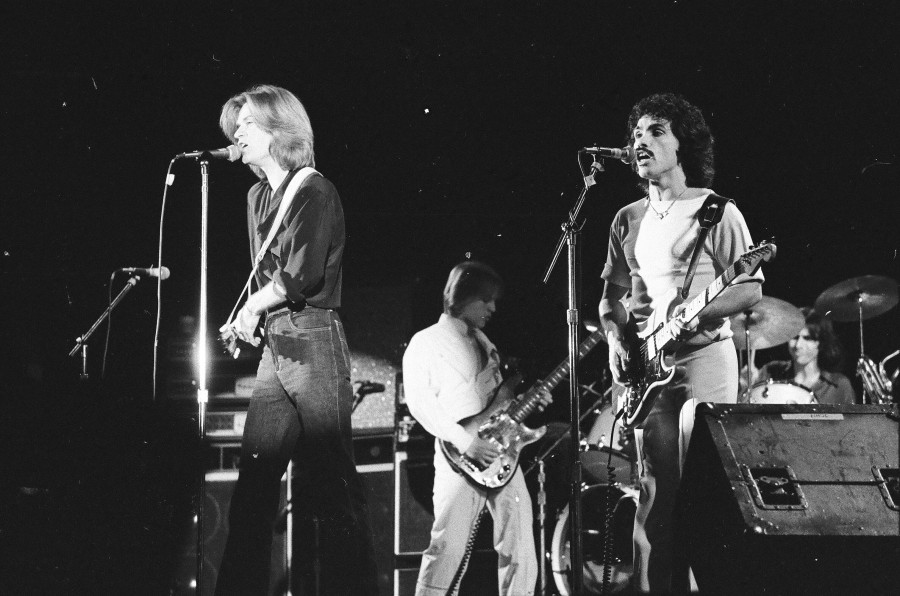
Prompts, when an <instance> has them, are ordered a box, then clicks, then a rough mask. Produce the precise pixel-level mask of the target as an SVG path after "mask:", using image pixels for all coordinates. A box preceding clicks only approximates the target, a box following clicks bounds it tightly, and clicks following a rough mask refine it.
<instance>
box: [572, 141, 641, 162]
mask: <svg viewBox="0 0 900 596" xmlns="http://www.w3.org/2000/svg"><path fill="white" fill-rule="evenodd" d="M581 150H582V151H583V152H585V153H590V154H592V155H599V156H600V157H612V158H613V159H619V160H622V163H631V162H633V161H634V149H633V148H632V147H631V146H630V145H629V146H627V147H622V148H621V149H613V148H610V147H584V148H582V149H581Z"/></svg>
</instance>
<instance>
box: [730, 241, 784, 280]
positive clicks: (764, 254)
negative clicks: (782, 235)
mask: <svg viewBox="0 0 900 596" xmlns="http://www.w3.org/2000/svg"><path fill="white" fill-rule="evenodd" d="M774 242H775V238H774V237H773V238H770V239H768V240H763V241H762V242H760V243H759V244H757V245H756V246H754V247H751V249H750V250H749V251H747V252H745V253H744V254H742V255H741V258H740V259H738V261H737V263H735V271H736V272H737V273H746V274H747V275H753V274H754V273H756V270H757V269H759V268H760V266H761V265H762V264H763V262H768V261H771V260H772V259H774V258H775V254H776V253H777V252H778V247H777V246H775V244H774Z"/></svg>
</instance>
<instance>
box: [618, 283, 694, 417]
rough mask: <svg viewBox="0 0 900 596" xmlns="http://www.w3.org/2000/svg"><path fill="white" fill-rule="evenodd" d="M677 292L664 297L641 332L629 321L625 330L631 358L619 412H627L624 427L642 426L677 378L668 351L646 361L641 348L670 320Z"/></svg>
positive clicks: (668, 293)
mask: <svg viewBox="0 0 900 596" xmlns="http://www.w3.org/2000/svg"><path fill="white" fill-rule="evenodd" d="M678 292H679V290H678V288H672V289H671V290H670V291H669V292H667V293H666V294H665V295H664V296H663V297H662V299H661V300H660V306H659V307H658V308H657V309H655V310H654V311H653V312H652V313H651V314H650V317H649V318H648V319H647V320H646V321H644V323H643V324H642V325H641V328H642V329H641V330H638V325H637V323H636V322H635V321H634V319H632V320H630V321H629V323H628V327H627V328H626V332H627V335H626V343H627V344H628V352H629V355H630V358H629V360H628V369H627V370H626V371H625V377H624V378H623V379H622V380H623V381H624V382H625V384H624V386H623V387H622V389H621V392H620V397H619V400H620V401H619V405H620V409H621V410H623V412H624V413H623V416H622V423H623V424H624V425H625V426H629V427H630V426H635V425H637V424H639V423H640V422H642V421H643V420H644V418H646V417H647V414H648V413H649V412H650V407H651V406H652V404H653V402H654V401H655V399H656V397H657V396H658V395H659V393H660V391H662V388H663V387H664V386H665V385H667V384H668V383H669V381H671V380H672V377H673V376H675V365H674V364H671V363H670V362H669V360H668V358H667V357H668V356H669V355H668V354H667V353H666V351H665V350H660V351H659V353H657V354H656V355H655V356H654V357H652V358H644V357H642V353H641V345H642V344H643V343H644V342H645V341H646V339H647V338H648V337H650V336H651V335H652V334H653V333H654V332H655V331H657V330H659V329H660V328H661V327H662V326H663V325H665V324H666V322H667V321H668V320H669V318H670V317H671V314H672V311H673V310H674V309H675V307H676V306H677V305H678V304H679V303H680V300H679V299H678Z"/></svg>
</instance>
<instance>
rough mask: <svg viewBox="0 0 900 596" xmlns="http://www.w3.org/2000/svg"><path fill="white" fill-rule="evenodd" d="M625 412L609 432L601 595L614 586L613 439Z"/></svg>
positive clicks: (615, 419) (619, 413) (614, 510)
mask: <svg viewBox="0 0 900 596" xmlns="http://www.w3.org/2000/svg"><path fill="white" fill-rule="evenodd" d="M623 413H624V410H620V411H619V412H618V413H617V414H616V416H615V418H613V422H612V428H610V430H609V436H610V440H609V444H610V447H609V451H608V452H607V454H606V478H607V484H606V495H605V499H604V501H605V502H604V507H603V544H602V545H601V548H600V560H601V562H602V563H603V579H602V582H601V584H600V594H609V593H610V589H611V585H612V563H613V561H612V558H613V554H614V553H613V549H614V548H615V536H614V535H613V521H614V517H615V512H616V509H615V507H616V506H615V504H613V491H612V487H613V485H614V484H615V482H616V469H615V468H614V467H613V465H612V454H613V449H612V443H613V439H612V437H615V436H616V424H618V422H619V419H620V418H621V417H622V414H623Z"/></svg>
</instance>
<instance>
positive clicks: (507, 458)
mask: <svg viewBox="0 0 900 596" xmlns="http://www.w3.org/2000/svg"><path fill="white" fill-rule="evenodd" d="M602 339H603V332H602V331H595V332H593V333H591V335H589V336H588V337H587V338H586V339H585V340H584V341H583V342H581V346H580V347H579V349H578V354H577V355H576V361H577V360H580V359H581V358H583V357H584V355H585V354H587V353H588V352H590V351H591V350H592V349H593V348H594V346H596V345H597V344H598V343H600V341H601V340H602ZM568 374H569V361H568V360H565V361H563V362H562V363H561V364H560V365H559V366H557V367H556V369H554V371H553V372H552V373H551V374H550V375H549V376H548V377H547V378H546V379H544V380H543V381H542V382H541V383H539V384H538V385H536V386H535V388H533V389H530V390H529V391H527V392H526V393H525V395H524V396H523V397H522V399H521V400H519V401H515V400H514V398H515V388H516V386H517V385H518V384H519V383H520V382H521V380H522V377H521V375H515V376H513V377H511V378H509V379H507V380H506V381H504V382H503V384H501V385H500V387H499V388H498V389H497V393H496V394H495V395H494V399H493V400H492V401H491V404H490V405H489V406H488V407H486V408H485V409H484V410H482V411H481V412H479V413H478V414H475V415H474V416H471V417H469V418H465V419H463V420H461V421H460V425H462V427H463V428H464V429H465V430H466V431H467V432H468V433H469V434H471V435H477V436H478V437H480V438H482V439H485V440H487V441H490V442H491V443H493V444H494V445H495V446H497V447H498V448H499V449H500V456H499V457H498V458H497V459H495V460H494V461H493V462H491V465H489V466H487V467H486V468H485V467H482V466H481V465H480V464H478V463H476V462H474V461H472V460H471V459H469V458H468V457H466V455H465V454H463V453H460V452H459V449H457V448H456V446H455V445H453V443H451V442H449V441H443V440H439V441H438V444H439V445H440V448H441V452H442V453H443V454H444V456H445V457H446V458H447V461H448V462H449V463H450V466H451V467H452V468H453V469H454V470H455V471H456V472H458V473H460V474H462V475H464V476H465V477H466V479H467V480H468V481H469V482H471V483H472V484H473V485H475V486H476V487H478V488H500V487H502V486H505V485H506V484H507V483H509V481H510V480H511V479H512V477H513V474H515V472H516V469H517V468H518V467H519V456H520V455H521V454H522V449H523V448H524V447H525V446H526V445H529V444H530V443H534V442H535V441H537V440H538V439H540V438H541V437H543V436H544V433H546V432H547V427H545V426H542V427H540V428H529V427H527V426H525V424H524V423H523V421H524V420H525V418H526V417H527V416H528V414H530V413H531V412H532V411H533V410H534V408H535V407H537V405H538V404H539V403H540V395H539V393H538V390H537V388H538V387H542V388H544V389H546V390H547V391H550V390H552V389H553V388H554V387H555V386H556V385H557V384H558V383H559V382H560V381H561V380H563V379H565V378H566V377H567V376H568Z"/></svg>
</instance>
